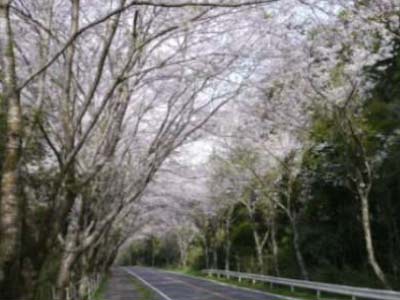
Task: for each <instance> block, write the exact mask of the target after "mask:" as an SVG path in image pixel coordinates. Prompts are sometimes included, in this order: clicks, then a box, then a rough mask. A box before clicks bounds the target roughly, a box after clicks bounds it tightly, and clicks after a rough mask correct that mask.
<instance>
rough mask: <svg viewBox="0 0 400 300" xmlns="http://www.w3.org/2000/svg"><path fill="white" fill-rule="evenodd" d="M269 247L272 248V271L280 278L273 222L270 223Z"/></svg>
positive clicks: (274, 224)
mask: <svg viewBox="0 0 400 300" xmlns="http://www.w3.org/2000/svg"><path fill="white" fill-rule="evenodd" d="M271 246H272V257H273V261H274V270H275V275H276V276H278V277H279V276H280V271H279V257H278V255H279V248H278V243H277V241H276V223H275V220H273V221H272V223H271Z"/></svg>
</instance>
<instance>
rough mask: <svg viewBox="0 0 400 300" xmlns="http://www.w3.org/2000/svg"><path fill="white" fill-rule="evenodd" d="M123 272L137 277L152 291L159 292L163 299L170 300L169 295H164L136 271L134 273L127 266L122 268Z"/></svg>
mask: <svg viewBox="0 0 400 300" xmlns="http://www.w3.org/2000/svg"><path fill="white" fill-rule="evenodd" d="M124 269H125V272H127V273H129V274H130V275H132V276H133V277H135V278H136V279H138V280H139V281H141V282H142V283H143V284H144V285H146V286H148V287H149V288H150V289H152V290H153V291H155V292H156V293H157V294H159V295H160V296H161V297H163V298H164V299H165V300H172V299H171V298H170V297H168V296H167V295H165V294H164V293H163V292H161V291H160V290H159V289H158V288H156V287H154V286H152V285H151V284H150V283H148V282H147V281H145V280H144V279H143V278H141V277H140V276H139V275H137V274H136V273H134V272H133V271H131V270H129V269H128V268H124Z"/></svg>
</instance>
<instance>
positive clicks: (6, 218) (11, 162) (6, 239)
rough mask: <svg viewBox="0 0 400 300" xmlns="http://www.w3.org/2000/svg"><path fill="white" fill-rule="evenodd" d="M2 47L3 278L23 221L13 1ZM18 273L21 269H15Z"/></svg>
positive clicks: (6, 8) (2, 4)
mask: <svg viewBox="0 0 400 300" xmlns="http://www.w3.org/2000/svg"><path fill="white" fill-rule="evenodd" d="M0 47H2V48H3V49H2V51H0V53H1V54H2V55H3V57H2V59H1V60H2V64H3V67H4V74H3V77H4V80H3V86H4V93H3V96H2V97H3V101H4V102H5V105H6V107H7V112H6V114H7V115H6V123H7V125H6V126H7V129H6V143H5V154H4V162H3V169H2V178H1V204H0V281H2V279H4V278H3V277H4V276H5V271H6V268H8V267H9V266H10V264H13V262H14V261H16V259H15V258H16V256H17V253H18V251H17V249H18V238H19V232H20V222H19V214H20V212H19V210H20V207H19V197H18V180H19V178H18V177H19V162H20V152H21V132H22V117H21V105H20V99H19V92H18V88H17V80H16V71H15V57H14V39H13V33H12V28H11V21H10V1H8V0H0ZM15 271H16V272H18V271H17V270H15Z"/></svg>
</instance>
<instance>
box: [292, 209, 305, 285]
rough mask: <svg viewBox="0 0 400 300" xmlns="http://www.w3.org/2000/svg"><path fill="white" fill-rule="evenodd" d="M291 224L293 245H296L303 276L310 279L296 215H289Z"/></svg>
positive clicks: (295, 249)
mask: <svg viewBox="0 0 400 300" xmlns="http://www.w3.org/2000/svg"><path fill="white" fill-rule="evenodd" d="M289 220H290V224H291V226H292V231H293V246H294V251H295V253H296V260H297V263H298V265H299V268H300V272H301V276H302V277H303V279H304V280H309V275H308V271H307V267H306V264H305V262H304V257H303V253H302V252H301V247H300V235H299V231H298V228H297V221H296V217H295V216H291V217H289Z"/></svg>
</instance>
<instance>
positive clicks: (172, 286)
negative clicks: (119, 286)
mask: <svg viewBox="0 0 400 300" xmlns="http://www.w3.org/2000/svg"><path fill="white" fill-rule="evenodd" d="M125 271H126V272H128V273H129V274H130V275H132V276H134V277H136V278H137V279H138V280H140V281H141V282H142V283H143V284H144V285H146V286H147V287H149V288H151V289H153V290H154V291H155V292H156V293H157V294H158V296H160V297H157V298H158V299H160V300H276V299H282V297H277V296H273V295H267V294H265V293H262V292H257V291H248V290H245V289H240V288H235V287H230V286H226V285H221V284H218V283H215V282H212V281H209V280H205V279H199V278H194V277H190V276H185V275H180V274H175V273H170V272H165V271H159V270H155V269H149V268H142V267H128V268H125ZM158 299H157V300H158Z"/></svg>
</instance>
